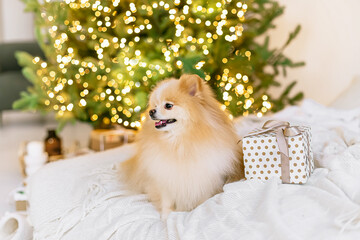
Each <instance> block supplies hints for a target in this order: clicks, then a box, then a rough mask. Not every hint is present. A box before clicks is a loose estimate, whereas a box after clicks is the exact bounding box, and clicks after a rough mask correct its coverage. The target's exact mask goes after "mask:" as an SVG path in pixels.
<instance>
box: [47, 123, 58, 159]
mask: <svg viewBox="0 0 360 240" xmlns="http://www.w3.org/2000/svg"><path fill="white" fill-rule="evenodd" d="M45 151H46V152H47V154H48V155H49V161H50V162H51V161H53V160H57V159H60V158H61V139H60V138H59V137H58V136H57V135H56V132H55V130H48V136H47V137H46V138H45Z"/></svg>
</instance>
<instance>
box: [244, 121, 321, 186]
mask: <svg viewBox="0 0 360 240" xmlns="http://www.w3.org/2000/svg"><path fill="white" fill-rule="evenodd" d="M297 128H298V129H299V130H300V133H299V134H298V135H296V136H291V137H285V139H286V142H287V145H288V150H289V172H290V183H294V184H304V183H306V182H307V180H308V179H309V177H310V175H311V173H312V172H313V170H314V160H313V154H312V151H311V129H310V128H309V127H305V126H298V127H297ZM242 148H243V149H242V150H243V154H244V158H243V159H244V165H245V177H246V179H260V180H264V181H265V180H268V179H270V178H273V177H276V178H278V179H279V181H281V156H280V151H279V146H278V143H277V140H276V133H275V132H274V131H270V132H267V133H260V134H258V135H251V136H245V137H244V138H243V140H242Z"/></svg>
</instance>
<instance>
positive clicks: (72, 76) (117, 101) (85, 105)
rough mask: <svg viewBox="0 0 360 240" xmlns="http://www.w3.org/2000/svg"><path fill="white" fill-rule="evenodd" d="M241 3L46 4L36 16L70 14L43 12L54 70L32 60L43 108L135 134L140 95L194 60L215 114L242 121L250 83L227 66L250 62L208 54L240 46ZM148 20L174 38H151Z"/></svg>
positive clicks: (85, 0) (266, 105)
mask: <svg viewBox="0 0 360 240" xmlns="http://www.w3.org/2000/svg"><path fill="white" fill-rule="evenodd" d="M245 2H246V1H245ZM245 2H238V1H231V0H227V1H209V3H206V4H203V5H199V3H196V4H195V3H193V2H192V1H191V0H186V1H184V0H175V1H163V0H162V1H152V2H149V3H148V4H145V3H138V2H127V1H125V2H122V1H120V0H112V1H100V0H97V1H94V0H64V1H63V2H57V1H55V2H54V1H45V2H44V3H43V5H44V6H43V8H42V9H50V8H51V5H52V4H59V6H61V8H62V9H64V10H63V11H69V12H71V13H73V14H68V16H71V18H69V19H65V20H64V21H63V22H60V18H58V16H56V15H50V11H49V12H46V11H43V12H41V15H40V16H41V19H42V21H43V22H44V24H43V26H44V28H46V31H47V32H48V33H49V36H50V38H49V39H48V40H49V42H50V44H51V46H52V47H53V51H54V53H55V56H56V61H55V63H54V62H51V61H48V62H46V61H43V60H41V59H40V58H39V57H35V58H33V60H32V63H33V64H35V65H36V66H38V70H37V75H38V76H39V77H40V79H42V81H41V83H42V86H41V87H42V88H43V89H44V90H45V92H47V95H46V96H47V97H46V98H44V99H43V102H44V105H45V106H46V108H48V109H50V108H51V109H53V110H55V111H57V113H58V115H64V113H65V112H67V113H70V114H72V115H73V116H74V117H75V118H80V119H82V120H88V119H89V120H90V121H92V122H94V123H97V124H101V123H103V124H110V123H118V124H122V125H123V126H125V127H131V128H140V127H141V121H143V117H144V116H142V117H141V121H139V119H140V116H141V115H140V114H141V112H142V111H143V110H144V109H145V108H146V102H147V99H146V95H147V93H148V92H149V91H150V90H151V87H152V86H153V85H154V84H155V83H156V82H157V81H159V80H162V79H164V78H167V77H172V76H173V75H174V71H180V72H181V71H182V70H183V69H184V68H185V66H186V64H188V62H187V60H186V59H184V56H187V55H189V56H191V54H194V53H196V54H198V55H199V54H200V60H198V61H196V62H195V63H194V65H193V67H194V68H195V69H197V70H202V71H203V72H204V73H205V80H206V81H214V82H215V84H216V86H217V87H219V88H221V89H222V100H223V104H222V106H221V108H222V109H223V110H226V109H227V108H228V107H233V106H235V107H236V108H237V109H239V111H243V113H244V115H247V114H248V112H249V111H248V110H249V109H250V108H251V107H252V105H253V103H254V99H253V98H252V94H253V92H254V89H253V87H252V86H251V85H249V80H250V79H249V77H248V76H247V75H246V74H245V73H243V72H241V71H240V72H238V71H237V70H236V69H231V71H230V70H229V69H228V68H227V67H226V66H227V64H229V63H231V61H232V59H233V58H234V57H237V56H243V57H246V58H247V59H248V60H250V59H251V51H249V50H244V51H243V50H241V52H239V51H240V50H237V51H236V52H235V53H234V54H233V55H231V54H229V55H227V56H224V57H222V58H220V59H216V51H215V50H214V48H215V47H216V45H217V43H218V42H219V43H220V42H223V41H225V42H228V43H229V44H230V43H234V42H237V41H239V43H240V42H241V36H242V33H243V30H244V27H243V22H244V21H245V17H244V16H245V13H246V11H247V8H248V6H247V4H246V3H245ZM120 3H121V4H122V5H121V8H120V6H119V5H120ZM139 13H140V14H139ZM84 14H86V17H87V19H88V20H86V21H84V20H83V18H81V17H79V18H78V19H77V17H76V16H77V15H78V16H82V15H84ZM155 14H156V15H158V14H159V15H161V16H162V18H163V19H165V18H166V17H167V18H168V20H164V21H168V22H169V23H167V24H168V26H167V27H169V28H173V29H174V31H173V34H174V35H173V36H166V39H165V38H163V37H162V36H158V37H155V36H156V35H154V33H157V32H159V31H162V30H160V28H161V26H160V25H159V22H155V19H156V18H154V17H153V16H154V15H155ZM154 28H155V29H154ZM196 29H201V31H198V30H196ZM81 41H83V42H82V43H80V42H81ZM84 48H86V51H85V52H86V54H84ZM154 48H156V49H160V52H161V55H159V56H157V58H158V59H154V56H152V55H154V51H153V50H152V49H154ZM149 49H150V50H149ZM89 53H90V54H89ZM211 61H217V64H218V65H219V66H220V69H222V70H221V71H222V72H220V73H217V75H212V73H211V72H208V71H209V65H208V64H213V62H211ZM219 61H220V62H219ZM73 93H75V95H74V94H73ZM262 101H263V102H262V106H260V109H259V112H258V113H257V116H259V117H261V116H262V115H263V114H264V113H266V112H267V111H268V110H269V109H271V103H270V102H269V100H268V97H267V96H266V95H263V96H262ZM93 102H95V103H96V104H93ZM95 105H96V107H94V106H95ZM100 106H103V107H100ZM80 115H81V116H80ZM84 115H85V116H89V117H88V119H87V118H86V117H84ZM68 116H69V115H67V117H68ZM232 117H233V116H232V115H231V118H232Z"/></svg>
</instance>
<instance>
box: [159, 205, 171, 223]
mask: <svg viewBox="0 0 360 240" xmlns="http://www.w3.org/2000/svg"><path fill="white" fill-rule="evenodd" d="M170 213H171V209H170V208H165V209H161V220H164V221H166V219H167V218H168V216H169V214H170Z"/></svg>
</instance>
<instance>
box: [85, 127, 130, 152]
mask: <svg viewBox="0 0 360 240" xmlns="http://www.w3.org/2000/svg"><path fill="white" fill-rule="evenodd" d="M135 134H136V131H135V130H130V129H125V128H124V129H123V128H120V129H95V130H93V131H91V135H90V149H92V150H95V151H104V150H107V149H110V148H114V147H119V146H121V145H123V144H126V143H131V142H133V141H134V140H135Z"/></svg>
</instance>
